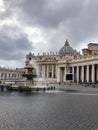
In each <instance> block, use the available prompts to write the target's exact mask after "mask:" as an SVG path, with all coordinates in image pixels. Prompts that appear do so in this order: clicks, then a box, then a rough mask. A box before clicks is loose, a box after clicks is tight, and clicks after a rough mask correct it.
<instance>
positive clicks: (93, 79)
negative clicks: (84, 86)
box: [92, 64, 95, 82]
mask: <svg viewBox="0 0 98 130" xmlns="http://www.w3.org/2000/svg"><path fill="white" fill-rule="evenodd" d="M92 82H95V65H94V64H93V65H92Z"/></svg>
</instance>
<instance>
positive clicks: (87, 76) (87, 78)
mask: <svg viewBox="0 0 98 130" xmlns="http://www.w3.org/2000/svg"><path fill="white" fill-rule="evenodd" d="M86 80H87V82H89V65H87V75H86Z"/></svg>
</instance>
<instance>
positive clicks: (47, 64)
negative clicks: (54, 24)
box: [25, 40, 98, 83]
mask: <svg viewBox="0 0 98 130" xmlns="http://www.w3.org/2000/svg"><path fill="white" fill-rule="evenodd" d="M32 65H33V66H34V67H35V70H36V72H35V73H36V74H37V77H38V79H39V80H43V81H47V82H58V83H66V82H69V81H71V82H76V83H89V82H90V83H95V82H98V44H97V43H89V44H88V46H87V48H83V49H82V54H81V53H80V52H78V51H76V50H74V49H73V48H72V47H71V46H70V44H69V42H68V40H66V41H65V43H64V46H63V47H61V49H60V50H59V52H56V53H53V52H49V53H43V54H42V55H40V54H39V53H38V55H34V54H33V53H31V52H30V53H29V54H27V55H26V61H25V66H32ZM68 74H69V75H71V76H72V78H71V79H70V78H69V79H67V78H66V77H67V75H68Z"/></svg>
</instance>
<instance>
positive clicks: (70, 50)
mask: <svg viewBox="0 0 98 130" xmlns="http://www.w3.org/2000/svg"><path fill="white" fill-rule="evenodd" d="M73 52H74V50H73V48H72V47H71V46H70V45H69V42H68V40H66V41H65V45H64V46H63V47H62V48H61V49H60V50H59V54H68V53H73Z"/></svg>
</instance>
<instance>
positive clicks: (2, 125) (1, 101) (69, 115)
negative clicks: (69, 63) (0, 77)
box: [0, 85, 98, 130]
mask: <svg viewBox="0 0 98 130" xmlns="http://www.w3.org/2000/svg"><path fill="white" fill-rule="evenodd" d="M0 130H98V89H95V88H84V87H75V86H65V85H61V86H58V85H56V90H55V91H54V90H52V91H47V92H39V93H33V94H25V93H17V92H12V93H7V92H3V93H0Z"/></svg>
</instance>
